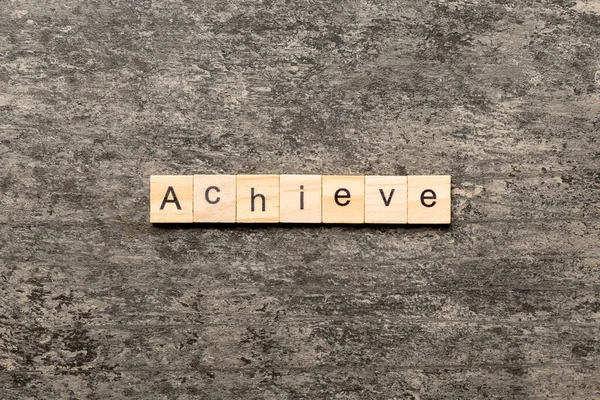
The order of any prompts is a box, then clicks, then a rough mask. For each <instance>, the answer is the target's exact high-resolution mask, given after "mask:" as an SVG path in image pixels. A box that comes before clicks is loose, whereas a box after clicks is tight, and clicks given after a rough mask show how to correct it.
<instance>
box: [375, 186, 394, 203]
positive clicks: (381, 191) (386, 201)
mask: <svg viewBox="0 0 600 400" xmlns="http://www.w3.org/2000/svg"><path fill="white" fill-rule="evenodd" d="M394 190H396V189H392V191H391V192H390V197H388V198H387V199H386V198H385V193H383V189H379V193H381V198H382V199H383V204H385V206H386V207H388V206H389V205H390V203H391V202H392V196H393V195H394Z"/></svg>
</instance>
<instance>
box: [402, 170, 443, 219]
mask: <svg viewBox="0 0 600 400" xmlns="http://www.w3.org/2000/svg"><path fill="white" fill-rule="evenodd" d="M451 208H452V204H451V201H450V176H448V175H443V176H441V175H440V176H435V175H431V176H409V177H408V223H409V224H449V223H450V218H451V215H450V214H451Z"/></svg>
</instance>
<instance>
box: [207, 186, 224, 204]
mask: <svg viewBox="0 0 600 400" xmlns="http://www.w3.org/2000/svg"><path fill="white" fill-rule="evenodd" d="M211 190H216V191H217V193H219V192H220V191H221V190H220V189H219V188H218V187H216V186H209V187H207V188H206V192H204V198H205V199H206V202H207V203H209V204H217V203H218V202H219V200H221V198H220V197H217V199H216V200H214V201H213V200H211V199H209V198H208V192H210V191H211Z"/></svg>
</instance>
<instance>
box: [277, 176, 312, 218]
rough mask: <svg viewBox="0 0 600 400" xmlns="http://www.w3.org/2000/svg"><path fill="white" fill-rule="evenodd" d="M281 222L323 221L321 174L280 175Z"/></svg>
mask: <svg viewBox="0 0 600 400" xmlns="http://www.w3.org/2000/svg"><path fill="white" fill-rule="evenodd" d="M279 222H306V223H308V222H310V223H320V222H321V175H280V176H279Z"/></svg>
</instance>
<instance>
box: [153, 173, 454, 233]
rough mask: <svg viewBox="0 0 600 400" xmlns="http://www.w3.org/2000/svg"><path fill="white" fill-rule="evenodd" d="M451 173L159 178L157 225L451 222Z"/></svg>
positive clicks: (155, 204) (155, 198) (156, 185)
mask: <svg viewBox="0 0 600 400" xmlns="http://www.w3.org/2000/svg"><path fill="white" fill-rule="evenodd" d="M450 214H451V202H450V176H334V175H331V176H330V175H179V176H176V175H155V176H152V177H151V178H150V222H152V223H169V222H177V223H181V222H202V223H212V222H248V223H259V222H270V223H273V222H292V223H293V222H296V223H340V224H364V223H367V224H449V223H450Z"/></svg>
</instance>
